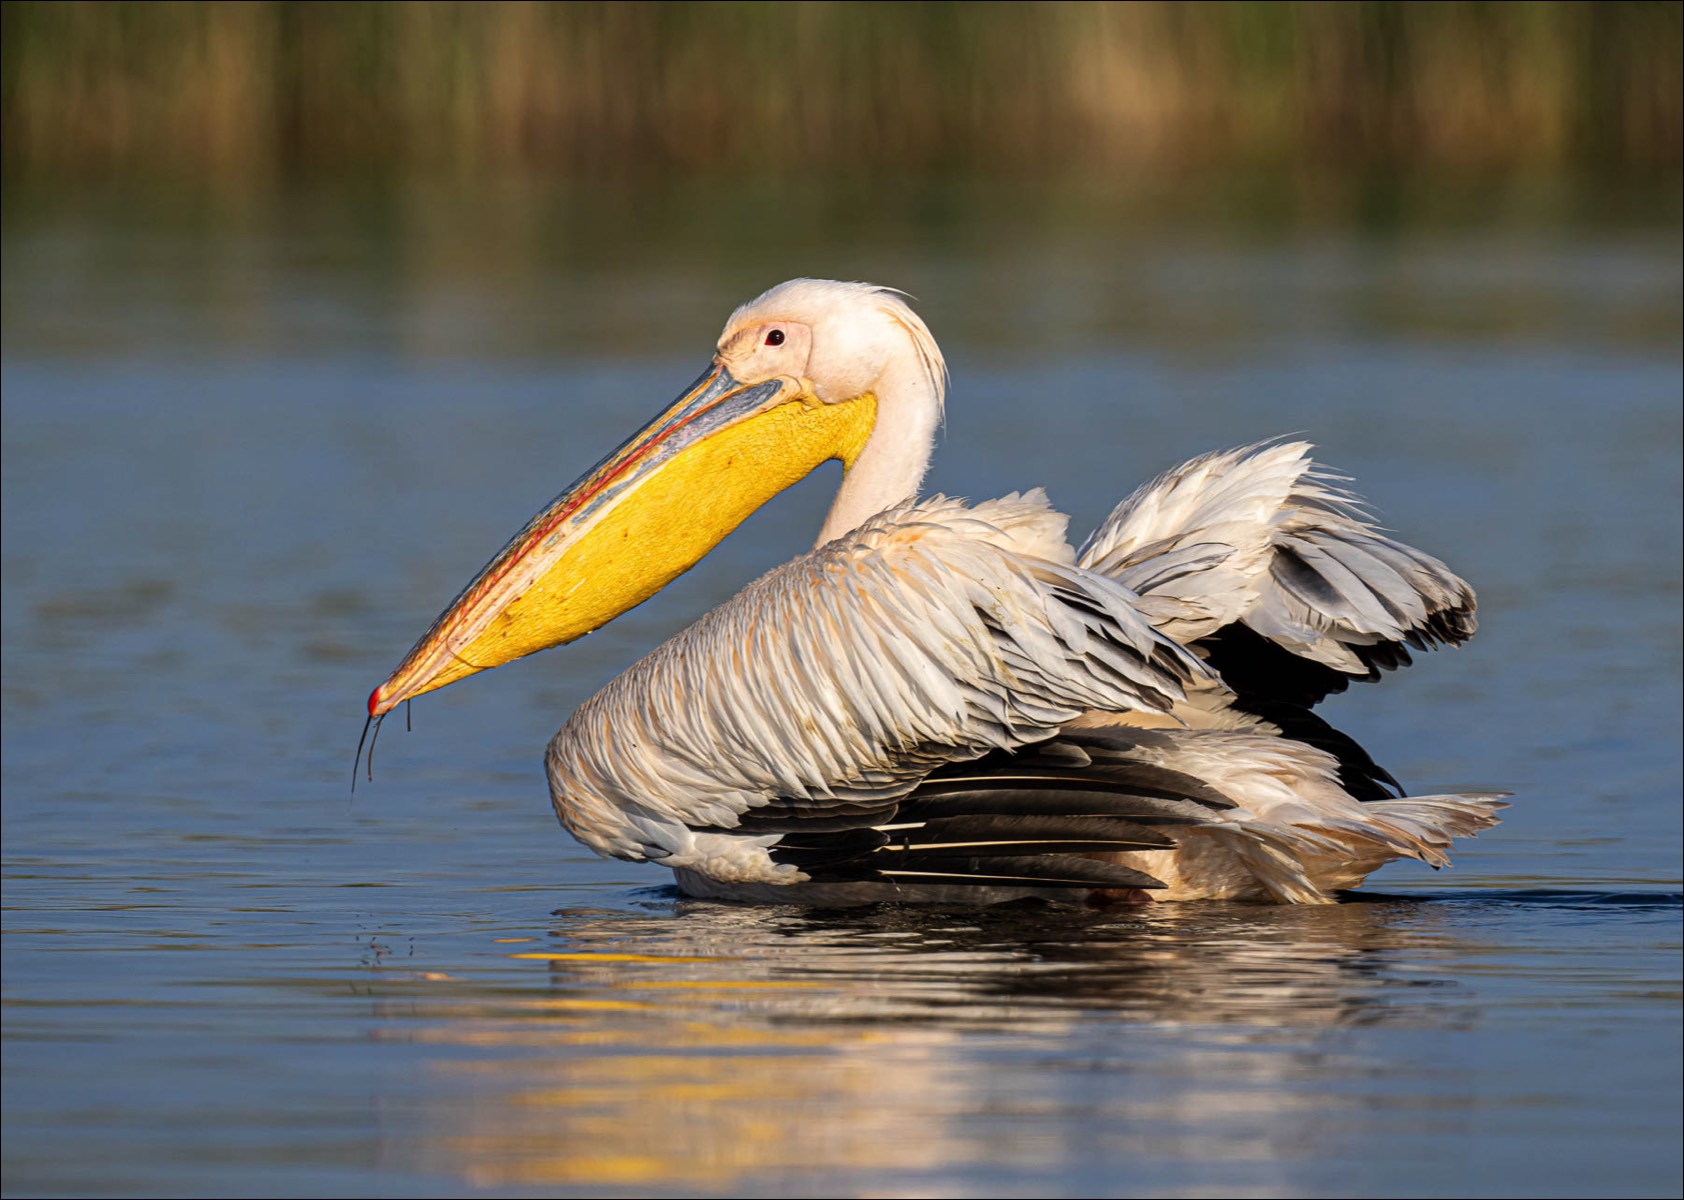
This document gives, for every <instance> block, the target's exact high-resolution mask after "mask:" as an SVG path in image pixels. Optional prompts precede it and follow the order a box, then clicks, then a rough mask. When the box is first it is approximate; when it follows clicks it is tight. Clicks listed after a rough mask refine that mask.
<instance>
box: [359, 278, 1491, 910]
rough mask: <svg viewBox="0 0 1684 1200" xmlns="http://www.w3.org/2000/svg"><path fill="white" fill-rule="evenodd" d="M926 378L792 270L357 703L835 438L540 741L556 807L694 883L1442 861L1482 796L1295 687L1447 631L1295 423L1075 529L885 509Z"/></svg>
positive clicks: (1195, 888) (904, 891) (1059, 886)
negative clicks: (1430, 791) (800, 545)
mask: <svg viewBox="0 0 1684 1200" xmlns="http://www.w3.org/2000/svg"><path fill="white" fill-rule="evenodd" d="M946 386H947V371H946V365H945V363H944V361H943V359H942V355H941V351H940V350H939V349H938V348H937V346H936V343H935V340H934V338H933V337H932V336H931V335H930V331H929V329H928V328H927V327H926V326H925V324H924V322H923V321H922V320H921V319H920V318H919V317H918V315H917V314H916V313H914V312H913V311H912V309H911V308H910V307H909V306H908V305H907V304H906V303H905V301H904V300H903V299H902V298H901V297H900V295H899V294H898V293H895V292H893V291H891V290H888V289H884V288H879V287H873V286H870V285H867V284H861V283H840V282H834V281H828V280H812V279H797V280H792V281H790V282H788V283H785V284H782V285H780V286H778V287H775V288H773V289H772V290H771V291H768V292H767V293H765V294H764V295H762V296H760V297H758V298H757V299H755V300H752V301H750V302H749V303H747V304H745V305H743V306H742V307H741V308H739V309H737V311H736V312H735V313H733V314H732V315H731V319H730V320H729V321H728V322H727V323H726V326H725V331H724V333H723V334H722V335H721V337H720V339H719V343H718V348H717V351H716V352H715V354H714V356H713V361H712V363H711V365H710V366H709V367H708V369H707V371H706V372H704V373H703V375H702V376H701V378H699V379H698V380H697V381H696V382H695V383H694V384H692V385H691V386H690V387H689V388H688V389H687V390H686V391H685V392H684V393H683V394H682V395H681V396H679V398H678V399H677V400H676V401H675V402H674V403H673V404H672V405H671V406H670V407H669V408H668V409H667V410H666V411H664V412H662V413H661V414H660V415H659V416H657V417H656V418H655V419H654V420H653V421H652V422H651V423H650V424H649V425H647V426H646V427H645V428H644V429H643V430H642V431H641V432H639V433H638V434H636V435H635V436H634V437H632V438H631V440H629V441H628V442H626V443H625V444H624V445H622V446H621V447H620V448H619V449H617V450H615V451H614V452H613V453H612V454H610V455H609V456H608V457H607V458H605V459H604V460H603V461H602V462H601V463H599V464H598V465H597V466H596V467H595V468H593V469H592V470H591V471H590V472H588V473H587V474H586V475H585V476H584V477H583V478H582V479H580V480H579V481H578V482H577V483H575V484H574V485H573V486H572V487H570V488H568V489H567V491H565V492H564V493H562V495H561V496H560V497H559V498H557V499H556V500H555V502H554V503H552V504H551V505H550V506H549V507H548V508H546V509H544V510H543V511H542V512H540V513H539V514H538V515H537V516H535V517H534V518H533V519H532V520H531V521H530V522H529V523H528V524H527V525H526V527H525V528H523V529H522V530H521V531H520V532H519V533H517V534H516V535H515V537H514V538H513V540H511V541H510V542H509V544H508V545H507V546H505V547H504V548H503V550H502V551H501V552H500V553H499V554H498V555H497V556H496V557H495V558H494V559H493V560H492V561H491V562H490V563H489V564H488V565H487V566H486V567H485V569H484V570H482V571H481V572H480V573H479V574H478V575H477V576H476V577H475V578H474V579H473V581H472V582H470V583H469V584H468V586H467V587H466V588H465V589H464V590H463V591H462V593H461V594H460V595H459V596H458V597H457V598H456V600H455V601H454V602H453V603H452V604H451V605H450V606H449V608H447V609H446V610H445V612H444V613H443V614H442V615H441V616H440V617H439V618H438V620H437V621H435V622H434V624H433V626H432V628H431V629H430V630H428V631H427V633H426V634H425V635H424V636H423V637H422V638H421V640H420V641H419V642H418V643H417V644H416V646H415V648H414V649H413V650H411V651H410V653H409V655H408V657H406V658H405V659H404V660H403V662H402V663H401V664H400V665H399V666H398V668H397V670H395V671H394V672H393V673H392V674H391V676H390V677H389V678H388V679H387V680H386V681H385V682H384V683H382V684H381V685H380V686H379V687H377V688H375V689H374V692H373V693H372V694H371V695H370V696H369V701H368V709H369V715H370V718H371V719H378V718H380V717H382V716H383V715H384V714H386V713H388V712H390V711H391V710H392V709H393V708H394V707H396V706H397V705H398V704H401V703H403V702H404V701H405V700H409V699H411V698H413V697H415V696H418V695H421V694H422V693H424V692H428V691H431V690H433V689H435V688H439V687H443V686H444V685H446V684H448V683H452V682H455V681H456V680H458V679H461V678H463V677H464V676H467V675H471V674H473V673H474V672H476V671H481V670H484V669H486V668H488V667H495V666H499V665H501V664H503V663H506V662H509V661H511V660H513V659H516V658H519V657H521V656H522V655H526V654H531V653H533V652H535V651H538V650H542V649H545V648H547V647H550V646H556V645H561V644H564V643H566V642H571V641H574V640H575V639H577V638H580V637H583V636H584V635H585V634H587V633H590V632H591V631H592V630H595V629H598V628H600V627H601V626H603V625H605V624H606V623H608V622H609V621H611V620H613V619H614V618H615V617H617V616H619V615H620V614H621V613H623V612H625V611H626V610H628V609H630V608H632V607H633V606H634V605H637V604H639V603H641V602H642V601H643V600H645V599H647V598H648V597H650V596H651V595H653V594H654V593H655V592H656V591H658V590H660V589H661V588H662V587H664V586H666V584H668V583H669V582H671V581H672V580H673V579H674V578H676V577H677V576H678V575H680V574H682V573H683V572H684V571H686V570H688V569H689V568H690V567H692V566H694V565H695V564H696V562H697V561H699V560H700V559H701V558H702V557H703V556H704V555H705V554H707V553H708V552H709V551H710V550H711V549H712V548H713V547H714V546H715V545H717V544H718V543H719V541H720V540H721V539H723V538H724V537H725V536H726V535H727V534H728V533H730V532H731V530H733V529H734V528H736V527H737V525H738V524H739V523H741V522H742V521H743V520H744V519H745V518H746V517H748V515H749V514H750V513H752V512H753V511H754V510H755V509H757V508H759V507H760V505H762V504H763V503H765V502H766V501H767V500H768V499H770V498H771V497H772V496H774V495H776V494H777V493H778V492H781V491H783V490H784V489H785V488H787V487H789V486H791V485H792V484H794V483H796V482H797V481H799V480H800V479H802V478H803V477H804V476H806V475H807V474H808V473H809V472H810V471H811V470H812V469H813V468H814V467H816V466H818V465H819V464H820V463H822V462H825V461H828V460H830V459H838V460H840V461H841V463H842V466H843V477H842V484H841V487H840V488H839V490H838V492H837V494H836V499H835V501H834V503H833V504H832V505H831V508H830V511H829V514H828V516H827V517H826V518H825V522H824V526H823V528H822V529H821V530H820V532H819V537H818V542H817V545H816V546H815V548H814V549H813V550H812V551H810V552H809V553H807V554H805V555H803V556H801V557H799V558H797V559H795V560H794V561H792V562H789V563H786V564H785V565H783V566H782V567H779V568H777V569H775V570H773V571H772V572H770V573H769V574H767V575H765V576H763V577H762V578H760V579H758V580H756V581H755V582H754V583H752V584H750V585H749V586H748V587H747V588H745V589H744V590H743V591H742V592H740V593H739V594H738V595H737V596H735V597H734V598H733V599H731V600H729V601H728V602H726V603H725V604H723V605H721V606H720V607H718V608H716V609H714V610H713V611H712V612H710V613H708V614H707V615H706V616H704V617H702V618H701V619H700V620H699V621H697V622H696V623H695V624H694V625H692V626H691V627H690V628H688V629H686V630H685V631H683V632H682V633H680V634H679V635H678V636H677V637H674V638H673V639H672V640H670V641H668V642H667V643H666V644H664V645H662V646H659V647H657V648H656V649H655V650H654V651H652V652H651V653H650V654H649V655H648V656H647V657H645V658H643V659H642V660H641V661H639V662H638V663H636V664H634V665H633V666H632V667H630V668H629V669H628V670H627V671H626V672H625V673H624V674H622V675H621V676H619V678H617V679H615V680H613V681H612V682H611V683H610V684H609V685H608V686H607V687H605V688H604V689H603V690H602V691H601V692H599V693H598V694H597V695H595V696H594V697H592V698H591V699H590V700H588V701H586V702H585V703H584V704H583V705H581V706H580V708H579V709H578V711H577V712H575V713H574V714H573V716H572V717H571V718H569V719H568V721H567V723H566V724H565V725H564V726H563V727H562V729H561V731H560V732H559V733H557V734H556V736H555V738H554V739H553V740H552V741H551V742H550V746H549V752H548V755H547V768H548V774H549V780H550V789H551V795H552V797H553V799H554V803H555V808H556V812H557V813H558V814H559V816H560V817H561V820H562V822H563V823H564V824H565V825H566V826H567V828H568V829H569V830H570V831H571V832H572V833H573V834H574V836H575V837H577V838H578V839H579V840H580V841H582V842H583V843H585V845H587V846H589V847H590V848H591V849H593V850H595V851H596V852H597V853H599V854H603V855H607V856H612V857H616V858H622V859H630V860H633V861H648V862H657V863H660V864H662V865H664V866H667V867H670V868H672V870H673V871H674V873H675V875H676V876H677V880H678V883H679V886H680V887H681V888H682V889H683V890H684V891H685V892H686V893H687V894H689V895H692V896H698V897H704V898H716V899H732V900H750V901H765V902H796V903H814V904H849V903H862V902H870V901H877V900H886V899H900V900H928V901H934V902H942V903H954V902H961V903H962V902H993V901H998V900H1003V899H1011V898H1015V897H1019V896H1025V895H1043V896H1045V895H1064V896H1074V897H1078V898H1084V899H1089V900H1093V901H1101V900H1113V899H1124V900H1144V899H1151V898H1155V899H1166V900H1186V899H1231V900H1249V901H1262V902H1278V903H1325V902H1328V901H1330V900H1331V899H1333V898H1334V895H1335V893H1336V892H1338V891H1339V890H1342V889H1346V888H1351V887H1355V886H1356V885H1358V884H1360V883H1361V882H1362V881H1363V879H1364V878H1365V877H1366V876H1367V875H1368V874H1369V873H1370V872H1372V871H1373V870H1375V869H1376V868H1377V867H1379V866H1381V865H1382V864H1383V863H1386V862H1389V861H1392V860H1393V859H1396V858H1400V857H1409V858H1415V859H1420V860H1422V861H1424V862H1427V863H1430V864H1432V865H1433V866H1440V865H1443V864H1444V863H1445V862H1447V861H1448V860H1447V858H1446V850H1447V848H1448V847H1449V844H1450V841H1451V839H1452V838H1453V837H1457V836H1464V835H1472V834H1474V833H1475V832H1477V831H1478V830H1481V829H1484V828H1487V827H1489V826H1490V825H1492V824H1494V823H1495V822H1496V820H1497V816H1496V810H1497V809H1499V808H1501V807H1502V805H1501V803H1500V801H1499V798H1498V796H1496V795H1493V794H1462V795H1434V796H1420V797H1406V796H1405V795H1404V794H1403V792H1402V789H1401V788H1399V787H1398V785H1397V783H1396V781H1395V780H1394V779H1393V778H1392V777H1391V775H1390V774H1388V773H1387V772H1386V771H1385V770H1383V769H1382V768H1380V767H1379V766H1378V765H1376V764H1375V762H1374V761H1373V760H1372V759H1371V758H1370V757H1369V756H1368V755H1367V754H1366V753H1365V752H1364V751H1363V750H1362V749H1361V748H1360V747H1359V746H1358V745H1357V744H1356V743H1355V742H1354V741H1352V740H1351V739H1350V738H1348V737H1346V736H1345V735H1343V734H1341V733H1339V732H1338V731H1337V730H1334V729H1333V728H1332V727H1330V726H1329V725H1328V724H1327V723H1326V722H1325V721H1323V720H1322V719H1321V718H1319V717H1317V716H1316V715H1315V714H1314V713H1313V711H1312V709H1313V706H1314V705H1315V704H1316V703H1318V702H1319V701H1320V700H1321V699H1322V698H1323V697H1325V696H1326V695H1328V694H1329V693H1331V692H1337V691H1342V690H1343V689H1344V688H1345V687H1346V686H1347V684H1348V682H1349V681H1350V680H1352V679H1372V678H1376V677H1378V675H1379V674H1380V673H1381V672H1382V671H1385V670H1389V669H1392V668H1395V667H1399V666H1402V665H1405V664H1407V663H1408V662H1409V661H1410V656H1409V650H1410V649H1412V648H1413V649H1418V650H1419V649H1427V648H1430V647H1433V646H1435V645H1439V644H1449V645H1455V644H1459V643H1460V642H1462V641H1464V640H1466V639H1467V638H1468V637H1469V636H1471V635H1472V633H1473V631H1474V625H1475V622H1474V607H1475V605H1474V595H1473V592H1472V590H1471V589H1470V588H1469V587H1468V585H1467V584H1466V583H1464V582H1463V581H1462V580H1461V579H1460V578H1458V577H1457V576H1456V575H1455V574H1454V573H1452V572H1451V571H1450V570H1449V568H1447V567H1446V566H1445V565H1444V564H1443V563H1441V562H1439V561H1438V560H1437V559H1435V558H1432V557H1431V556H1429V555H1426V554H1423V553H1422V552H1420V551H1419V550H1415V549H1413V548H1411V547H1409V546H1405V545H1403V544H1401V543H1399V542H1397V541H1395V540H1393V539H1391V538H1388V537H1386V536H1384V535H1383V534H1382V533H1380V532H1379V531H1378V530H1377V529H1376V528H1375V527H1374V525H1373V524H1372V523H1370V521H1369V519H1368V518H1367V516H1366V514H1365V513H1364V512H1363V510H1362V508H1361V507H1360V503H1359V502H1358V501H1357V500H1356V499H1355V498H1354V497H1353V496H1352V495H1351V494H1350V493H1348V492H1346V491H1345V490H1343V488H1342V487H1341V483H1342V480H1341V478H1340V477H1339V476H1336V475H1334V474H1332V473H1330V472H1329V471H1327V470H1326V469H1325V468H1323V467H1320V466H1317V465H1316V464H1315V463H1313V462H1312V461H1311V460H1310V458H1309V456H1308V450H1309V447H1308V446H1307V445H1305V444H1303V443H1260V444H1257V445H1252V446H1247V447H1243V448H1240V449H1236V450H1229V451H1225V452H1219V453H1213V454H1208V455H1205V456H1203V457H1201V458H1197V459H1194V460H1193V461H1192V462H1189V463H1185V464H1183V465H1182V466H1179V467H1177V468H1175V469H1174V470H1172V471H1169V472H1167V473H1166V474H1164V475H1161V476H1159V477H1158V478H1157V479H1155V480H1153V481H1152V482H1150V483H1148V484H1146V485H1145V486H1144V487H1142V488H1140V489H1139V490H1138V491H1136V492H1135V493H1134V494H1133V495H1132V496H1130V497H1129V498H1128V499H1127V500H1125V501H1123V503H1122V504H1121V505H1119V506H1118V508H1117V509H1116V510H1115V511H1114V512H1113V513H1112V514H1111V515H1110V517H1109V518H1107V520H1106V521H1105V522H1104V524H1103V525H1101V526H1100V528H1099V529H1098V530H1097V531H1096V532H1095V533H1094V534H1093V536H1092V537H1090V538H1089V539H1088V541H1087V543H1086V544H1085V545H1084V546H1083V547H1082V549H1081V550H1080V551H1077V550H1074V549H1073V548H1072V547H1071V546H1070V544H1069V543H1068V542H1067V541H1066V539H1065V526H1066V522H1067V519H1066V518H1065V517H1064V516H1063V515H1062V514H1060V513H1058V512H1056V511H1054V510H1053V509H1052V508H1051V507H1050V505H1049V504H1048V502H1047V499H1046V496H1045V495H1044V494H1043V493H1042V492H1040V491H1039V490H1036V491H1031V492H1027V493H1023V494H1013V495H1008V496H1004V497H1002V498H1000V499H997V500H990V501H984V502H981V503H976V504H966V503H963V502H960V501H957V500H952V499H949V498H947V497H945V496H940V495H937V496H930V497H926V498H923V499H919V498H918V490H919V485H920V484H921V482H922V480H923V477H924V472H925V468H926V467H927V465H928V463H929V458H930V453H931V449H932V447H933V444H934V438H935V433H936V429H937V426H938V424H939V423H940V420H941V416H942V408H943V403H944V400H945V394H946Z"/></svg>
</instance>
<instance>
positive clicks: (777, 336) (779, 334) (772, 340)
mask: <svg viewBox="0 0 1684 1200" xmlns="http://www.w3.org/2000/svg"><path fill="white" fill-rule="evenodd" d="M766 344H767V345H768V346H781V345H783V344H784V331H783V330H781V329H774V330H772V332H771V333H768V334H767V335H766Z"/></svg>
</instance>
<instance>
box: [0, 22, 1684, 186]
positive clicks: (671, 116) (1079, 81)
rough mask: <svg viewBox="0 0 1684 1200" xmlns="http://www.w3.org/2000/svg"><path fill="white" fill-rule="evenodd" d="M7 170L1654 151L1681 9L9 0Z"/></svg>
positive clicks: (1675, 100) (1380, 157)
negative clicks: (39, 0)
mask: <svg viewBox="0 0 1684 1200" xmlns="http://www.w3.org/2000/svg"><path fill="white" fill-rule="evenodd" d="M3 14H4V15H3V18H0V21H3V27H0V61H3V68H4V79H3V86H0V155H3V158H4V162H5V165H6V168H7V171H8V173H9V174H12V175H13V176H14V177H15V176H16V175H17V174H19V173H23V174H28V173H36V172H48V173H51V172H59V171H67V170H68V171H85V170H107V169H134V168H142V169H149V170H163V171H176V170H189V171H194V172H204V171H216V172H287V171H297V170H321V169H325V170H332V169H339V168H345V167H352V166H355V167H364V166H377V167H393V168H404V169H410V168H444V169H451V170H460V171H477V170H486V169H504V168H511V167H518V168H538V169H547V170H556V171H562V172H614V173H622V172H628V171H642V170H658V169H679V170H709V169H732V170H768V171H784V172H787V171H806V170H826V171H834V170H852V169H861V170H882V169H895V168H940V167H965V168H980V169H1002V168H1005V169H1010V168H1043V167H1070V166H1073V165H1074V166H1084V165H1091V166H1094V167H1108V166H1128V165H1147V166H1151V165H1178V164H1199V163H1216V164H1224V163H1235V162H1239V163H1258V164H1281V163H1287V164H1291V163H1314V164H1333V165H1346V164H1395V165H1399V166H1414V165H1428V166H1434V165H1473V166H1497V167H1502V166H1539V165H1560V164H1574V163H1579V164H1582V163H1586V162H1591V163H1596V164H1606V165H1613V166H1618V167H1626V168H1663V169H1670V168H1675V167H1676V166H1677V165H1678V164H1679V162H1680V157H1681V154H1680V144H1681V131H1684V121H1681V115H1680V109H1681V102H1680V92H1681V72H1680V44H1681V32H1684V30H1681V21H1680V16H1681V5H1680V4H1678V3H1632V2H1616V0H1601V2H1598V3H1527V2H1515V3H1390V2H1386V3H1302V4H1299V3H1222V4H1214V3H1213V4H1173V3H1151V2H1146V3H1133V4H1111V3H1027V4H1025V3H992V4H970V3H884V4H865V3H851V2H847V0H816V2H812V3H785V4H767V3H755V2H750V3H738V2H729V0H726V2H716V3H715V2H710V3H665V2H663V3H643V2H636V0H628V2H622V3H573V4H555V5H551V4H534V3H517V2H509V3H486V2H475V3H454V2H447V0H439V2H435V3H411V4H385V3H365V2H344V3H313V4H299V3H281V2H274V0H260V2H253V3H201V4H194V3H176V2H161V0H145V2H142V3H129V2H123V0H113V2H107V3H88V2H74V3H29V2H8V3H6V4H5V5H4V9H3Z"/></svg>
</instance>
